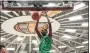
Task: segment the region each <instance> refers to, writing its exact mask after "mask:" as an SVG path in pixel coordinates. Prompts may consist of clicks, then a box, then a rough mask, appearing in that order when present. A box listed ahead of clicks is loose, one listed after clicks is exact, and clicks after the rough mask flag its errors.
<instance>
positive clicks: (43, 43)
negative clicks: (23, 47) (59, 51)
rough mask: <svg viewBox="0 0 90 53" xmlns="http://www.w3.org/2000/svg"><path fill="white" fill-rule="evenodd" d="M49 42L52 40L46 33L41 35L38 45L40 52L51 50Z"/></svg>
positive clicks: (45, 52) (47, 52) (46, 52)
mask: <svg viewBox="0 0 90 53" xmlns="http://www.w3.org/2000/svg"><path fill="white" fill-rule="evenodd" d="M51 43H52V40H51V39H50V38H49V36H48V35H47V34H46V35H45V36H43V37H41V39H40V45H39V51H40V53H50V52H49V51H50V50H51Z"/></svg>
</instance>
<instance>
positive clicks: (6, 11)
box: [2, 10, 11, 13]
mask: <svg viewBox="0 0 90 53" xmlns="http://www.w3.org/2000/svg"><path fill="white" fill-rule="evenodd" d="M2 12H5V13H8V12H11V11H9V10H2Z"/></svg>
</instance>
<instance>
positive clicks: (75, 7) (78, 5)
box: [73, 3, 85, 10]
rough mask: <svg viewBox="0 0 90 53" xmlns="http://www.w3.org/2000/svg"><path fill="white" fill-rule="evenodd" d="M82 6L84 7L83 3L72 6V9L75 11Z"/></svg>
mask: <svg viewBox="0 0 90 53" xmlns="http://www.w3.org/2000/svg"><path fill="white" fill-rule="evenodd" d="M84 6H85V4H84V3H80V4H77V5H76V6H74V9H73V10H77V9H79V8H82V7H84Z"/></svg>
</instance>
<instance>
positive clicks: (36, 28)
mask: <svg viewBox="0 0 90 53" xmlns="http://www.w3.org/2000/svg"><path fill="white" fill-rule="evenodd" d="M38 23H39V20H37V23H36V27H35V31H36V33H37V35H38V36H39V38H41V34H40V32H39V31H38Z"/></svg>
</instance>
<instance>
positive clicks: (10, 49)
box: [7, 48, 15, 50]
mask: <svg viewBox="0 0 90 53" xmlns="http://www.w3.org/2000/svg"><path fill="white" fill-rule="evenodd" d="M7 50H15V48H7Z"/></svg>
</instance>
